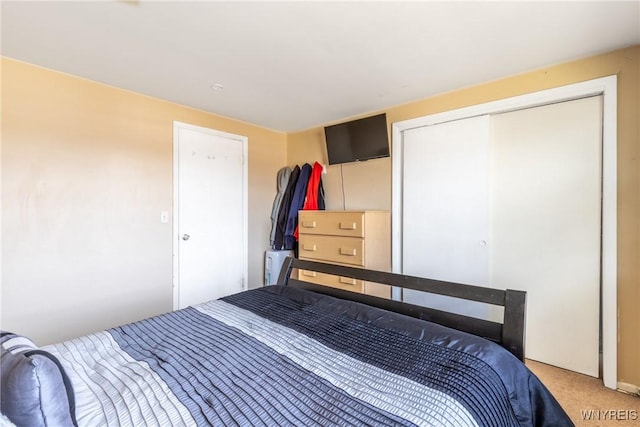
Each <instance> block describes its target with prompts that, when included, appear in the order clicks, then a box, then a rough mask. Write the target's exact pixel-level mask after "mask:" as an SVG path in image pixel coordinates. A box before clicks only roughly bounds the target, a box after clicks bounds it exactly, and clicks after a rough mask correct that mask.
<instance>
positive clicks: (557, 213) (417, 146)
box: [402, 96, 602, 376]
mask: <svg viewBox="0 0 640 427" xmlns="http://www.w3.org/2000/svg"><path fill="white" fill-rule="evenodd" d="M489 117H490V119H489ZM601 150H602V97H601V96H597V97H590V98H584V99H579V100H573V101H567V102H562V103H556V104H551V105H545V106H541V107H535V108H528V109H522V110H518V111H512V112H508V113H503V114H494V115H491V116H482V117H474V118H468V119H462V120H456V121H450V122H445V123H438V124H435V125H431V126H425V127H420V128H414V129H410V130H406V131H404V134H403V153H402V157H403V168H402V185H403V193H402V194H403V198H402V213H403V218H402V224H403V226H402V271H403V272H404V273H406V274H412V275H420V276H424V277H431V278H435V279H443V280H448V281H454V282H462V283H472V284H478V285H481V286H483V285H490V286H492V287H496V288H502V289H506V288H511V289H520V290H525V291H527V323H526V325H527V329H526V348H525V350H526V357H527V358H530V359H534V360H539V361H541V362H544V363H549V364H552V365H555V366H560V367H563V368H566V369H570V370H573V371H577V372H581V373H585V374H588V375H592V376H598V362H599V316H600V277H601V274H600V268H601V262H600V257H601V232H602V227H601V196H602V189H601V177H602V169H601V165H602V159H601V155H602V154H601V153H602V151H601ZM484 242H486V245H485V244H484ZM414 294H418V293H416V292H405V294H404V298H403V299H404V300H405V301H409V302H412V303H416V304H422V305H426V306H430V307H435V308H438V307H445V308H446V309H448V310H450V311H454V312H458V313H461V314H467V315H471V316H474V317H480V318H486V319H489V320H496V315H498V316H501V313H497V312H494V311H491V310H490V309H489V310H487V313H486V314H485V313H483V312H482V310H480V309H478V310H474V309H473V308H470V307H468V306H467V305H460V304H459V303H456V302H448V303H447V304H448V305H445V304H443V303H441V302H440V300H441V298H433V297H431V296H428V298H426V297H424V296H420V297H417V296H416V295H414ZM418 295H419V294H418ZM433 301H435V302H436V304H434V303H433ZM451 301H453V300H451Z"/></svg>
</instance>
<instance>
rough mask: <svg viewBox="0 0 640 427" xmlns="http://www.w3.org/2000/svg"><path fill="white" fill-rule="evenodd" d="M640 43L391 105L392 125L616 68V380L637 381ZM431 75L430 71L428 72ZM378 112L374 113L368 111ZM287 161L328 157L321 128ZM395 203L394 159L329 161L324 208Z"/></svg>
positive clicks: (300, 137)
mask: <svg viewBox="0 0 640 427" xmlns="http://www.w3.org/2000/svg"><path fill="white" fill-rule="evenodd" d="M639 60H640V47H639V46H635V47H632V48H627V49H623V50H619V51H615V52H611V53H607V54H603V55H598V56H595V57H591V58H586V59H582V60H578V61H573V62H570V63H566V64H561V65H556V66H551V67H546V68H542V69H539V70H535V71H531V72H528V73H524V74H520V75H517V76H513V77H508V78H504V79H500V80H497V81H493V82H490V83H485V84H481V85H478V86H474V87H469V88H464V89H460V90H457V91H453V92H449V93H445V94H442V95H439V96H434V97H432V98H428V99H424V100H421V101H417V102H412V103H409V104H405V105H401V106H396V107H393V108H389V109H387V110H386V111H385V112H386V113H387V120H388V122H389V123H394V122H399V121H403V120H408V119H412V118H416V117H422V116H426V115H429V114H434V113H438V112H443V111H449V110H453V109H457V108H462V107H468V106H471V105H476V104H481V103H485V102H490V101H495V100H499V99H504V98H508V97H512V96H517V95H522V94H525V93H530V92H536V91H540V90H544V89H550V88H553V87H558V86H563V85H567V84H571V83H577V82H581V81H585V80H591V79H595V78H599V77H605V76H610V75H614V74H617V76H618V311H619V326H618V334H619V344H618V380H619V381H621V382H624V383H629V384H635V385H640V243H639V242H640V172H639V170H640V167H639V165H638V161H639V160H638V159H639V155H640V142H639V141H640V131H639V123H640V66H639V64H638V63H639ZM425 78H428V76H425ZM379 112H380V111H376V112H371V114H374V113H379ZM287 140H288V142H287V162H288V164H290V165H292V164H301V163H304V162H309V161H313V160H322V161H324V162H325V163H326V161H327V160H326V159H327V156H326V150H325V148H324V137H323V131H322V128H314V129H309V130H305V131H302V132H297V133H292V134H289V135H288V136H287ZM341 172H342V174H343V176H344V187H345V191H344V193H345V200H346V201H345V203H344V204H345V205H346V207H347V208H348V209H391V160H390V159H389V158H387V159H378V160H370V161H368V162H364V163H351V164H345V165H344V166H343V167H342V171H341V170H340V166H337V165H336V166H329V167H328V172H327V175H326V177H325V178H323V180H324V182H325V188H326V191H327V209H342V206H343V202H342V189H341V188H340V182H341V179H340V173H341Z"/></svg>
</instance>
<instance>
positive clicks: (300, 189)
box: [284, 163, 311, 250]
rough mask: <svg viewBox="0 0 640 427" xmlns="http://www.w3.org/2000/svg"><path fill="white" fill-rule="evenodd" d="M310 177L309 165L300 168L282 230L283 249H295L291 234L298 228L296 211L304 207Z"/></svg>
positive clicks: (294, 239)
mask: <svg viewBox="0 0 640 427" xmlns="http://www.w3.org/2000/svg"><path fill="white" fill-rule="evenodd" d="M310 176H311V165H310V164H309V163H305V164H304V165H303V166H302V168H300V175H299V176H298V182H296V188H295V190H294V191H293V197H292V198H291V206H290V207H289V215H288V216H287V225H286V227H285V229H284V249H289V250H291V249H294V250H295V249H296V248H295V243H296V238H295V237H293V233H294V232H295V231H296V227H297V226H298V211H299V210H300V209H302V206H304V198H305V196H306V195H307V184H308V183H309V177H310Z"/></svg>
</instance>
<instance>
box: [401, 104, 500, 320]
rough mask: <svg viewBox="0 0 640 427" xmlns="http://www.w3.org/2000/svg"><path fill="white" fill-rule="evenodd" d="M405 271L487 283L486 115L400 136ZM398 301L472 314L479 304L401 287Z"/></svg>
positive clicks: (479, 313)
mask: <svg viewBox="0 0 640 427" xmlns="http://www.w3.org/2000/svg"><path fill="white" fill-rule="evenodd" d="M402 158H403V168H402V182H403V195H404V197H403V208H402V212H403V218H402V224H403V230H405V232H404V233H403V236H402V253H403V258H402V271H403V273H404V274H409V275H415V276H422V277H429V278H433V279H439V280H446V281H451V282H459V283H472V284H477V285H484V286H488V285H489V251H488V243H487V241H488V237H489V236H488V234H489V228H488V227H489V219H488V201H489V197H488V186H489V184H488V183H489V116H481V117H473V118H469V119H465V120H457V121H453V122H448V123H441V124H437V125H434V126H424V127H420V128H416V129H411V130H407V131H405V132H404V136H403V153H402ZM403 300H404V301H406V302H411V303H413V304H420V305H425V306H429V307H433V308H445V309H447V310H449V311H454V312H457V313H460V314H467V315H472V316H476V317H486V316H487V315H488V313H487V308H486V306H483V305H481V304H477V303H473V302H471V303H469V304H468V305H464V306H461V305H460V302H459V300H452V299H450V298H447V297H441V296H436V295H425V294H424V293H421V292H416V291H411V290H406V291H404V294H403Z"/></svg>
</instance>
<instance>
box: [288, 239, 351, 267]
mask: <svg viewBox="0 0 640 427" xmlns="http://www.w3.org/2000/svg"><path fill="white" fill-rule="evenodd" d="M298 256H299V257H300V259H309V260H317V261H326V262H334V263H340V264H349V265H357V266H364V240H363V239H359V238H356V237H337V236H316V235H313V234H300V242H299V245H298Z"/></svg>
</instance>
